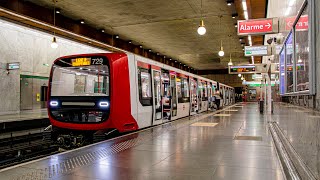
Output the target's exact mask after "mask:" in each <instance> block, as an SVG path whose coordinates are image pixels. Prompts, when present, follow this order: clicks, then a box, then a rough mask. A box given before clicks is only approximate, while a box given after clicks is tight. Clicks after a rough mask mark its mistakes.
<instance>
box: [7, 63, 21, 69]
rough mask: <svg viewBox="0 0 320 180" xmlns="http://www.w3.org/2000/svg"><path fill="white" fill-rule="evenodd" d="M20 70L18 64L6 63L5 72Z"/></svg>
mask: <svg viewBox="0 0 320 180" xmlns="http://www.w3.org/2000/svg"><path fill="white" fill-rule="evenodd" d="M15 69H20V63H8V64H7V70H15Z"/></svg>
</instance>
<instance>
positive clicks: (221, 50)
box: [218, 16, 224, 57]
mask: <svg viewBox="0 0 320 180" xmlns="http://www.w3.org/2000/svg"><path fill="white" fill-rule="evenodd" d="M219 18H220V21H219V22H220V23H219V26H220V32H221V18H222V16H219ZM218 55H219V56H220V57H222V56H224V51H223V46H222V39H221V41H220V51H219V52H218Z"/></svg>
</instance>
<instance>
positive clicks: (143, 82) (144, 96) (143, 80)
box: [138, 68, 152, 106]
mask: <svg viewBox="0 0 320 180" xmlns="http://www.w3.org/2000/svg"><path fill="white" fill-rule="evenodd" d="M138 83H139V86H138V87H139V101H140V103H141V104H142V105H143V106H152V94H151V76H150V73H149V70H148V69H144V68H139V69H138Z"/></svg>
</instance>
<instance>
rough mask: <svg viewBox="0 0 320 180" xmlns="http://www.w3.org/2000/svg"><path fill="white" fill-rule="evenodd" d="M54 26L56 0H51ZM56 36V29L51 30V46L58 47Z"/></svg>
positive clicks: (54, 24) (54, 23)
mask: <svg viewBox="0 0 320 180" xmlns="http://www.w3.org/2000/svg"><path fill="white" fill-rule="evenodd" d="M55 26H56V0H53V27H55ZM58 46H59V45H58V43H57V38H56V31H55V30H53V38H52V42H51V48H53V49H57V48H58Z"/></svg>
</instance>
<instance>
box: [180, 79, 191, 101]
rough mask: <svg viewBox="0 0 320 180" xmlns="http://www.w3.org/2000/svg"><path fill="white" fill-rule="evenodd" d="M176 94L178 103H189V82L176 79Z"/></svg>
mask: <svg viewBox="0 0 320 180" xmlns="http://www.w3.org/2000/svg"><path fill="white" fill-rule="evenodd" d="M177 93H178V102H179V103H186V102H190V98H189V82H188V79H187V78H185V77H177Z"/></svg>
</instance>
